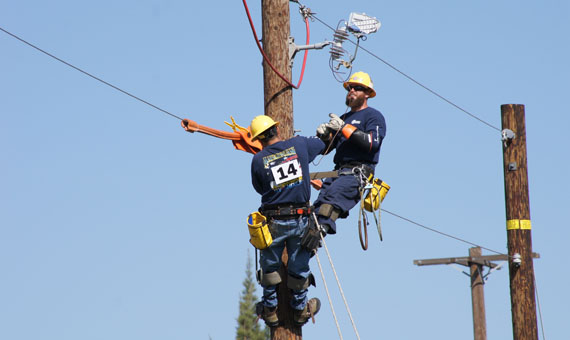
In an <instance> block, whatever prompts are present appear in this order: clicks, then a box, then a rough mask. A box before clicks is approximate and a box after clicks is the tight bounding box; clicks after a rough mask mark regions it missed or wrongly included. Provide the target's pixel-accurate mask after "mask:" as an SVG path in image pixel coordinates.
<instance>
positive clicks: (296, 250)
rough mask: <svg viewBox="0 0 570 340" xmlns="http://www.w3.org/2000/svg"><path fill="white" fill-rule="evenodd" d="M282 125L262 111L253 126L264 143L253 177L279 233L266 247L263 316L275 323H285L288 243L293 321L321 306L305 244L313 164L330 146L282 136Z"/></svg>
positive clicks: (262, 262)
mask: <svg viewBox="0 0 570 340" xmlns="http://www.w3.org/2000/svg"><path fill="white" fill-rule="evenodd" d="M277 125H278V122H275V121H273V119H271V118H270V117H268V116H264V115H261V116H257V117H255V118H254V119H253V120H252V122H251V126H250V131H251V133H252V139H253V140H255V139H257V140H259V141H260V142H261V144H262V145H263V149H262V150H261V151H260V152H258V153H257V154H255V155H254V156H253V160H252V162H251V180H252V184H253V187H254V188H255V191H257V192H258V193H259V194H260V195H261V207H260V208H259V211H260V212H261V213H262V214H263V215H264V216H266V217H267V219H268V221H269V230H270V231H271V235H272V237H273V243H271V245H270V246H269V247H268V248H265V249H263V250H261V251H260V254H261V256H260V265H261V269H262V276H261V285H262V287H263V297H262V300H261V302H260V303H259V304H258V315H260V317H261V318H263V319H264V321H265V323H266V324H267V325H268V326H270V327H274V326H277V325H278V324H279V320H278V317H277V285H278V284H279V283H280V282H281V281H282V278H281V276H280V274H279V268H280V266H281V255H282V253H283V249H284V248H285V247H287V254H288V257H289V262H288V265H287V269H288V277H287V286H288V288H289V289H290V291H291V301H290V305H291V307H292V308H293V310H294V313H293V321H294V322H295V323H296V324H298V325H302V324H304V323H305V322H307V320H308V319H309V318H310V317H311V316H313V315H314V314H316V313H317V312H318V311H319V309H320V304H321V303H320V301H319V299H317V298H312V299H310V300H308V299H307V292H308V287H309V283H310V278H311V277H312V275H311V271H310V268H309V260H310V258H311V252H310V251H309V250H308V249H306V248H304V247H301V244H300V243H301V236H302V235H303V233H304V231H305V229H306V228H307V225H308V223H309V214H310V209H311V208H310V198H311V189H310V182H309V181H310V180H309V163H310V162H311V161H313V159H315V157H316V156H317V155H319V154H321V153H322V152H323V151H324V149H325V144H324V143H323V142H322V141H321V140H320V139H319V138H317V137H302V136H295V137H293V138H291V139H288V140H282V139H281V138H280V137H279V136H278V130H277ZM307 300H308V301H307ZM259 307H262V308H259ZM260 309H261V311H260Z"/></svg>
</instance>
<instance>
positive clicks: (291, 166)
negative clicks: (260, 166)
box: [271, 159, 303, 185]
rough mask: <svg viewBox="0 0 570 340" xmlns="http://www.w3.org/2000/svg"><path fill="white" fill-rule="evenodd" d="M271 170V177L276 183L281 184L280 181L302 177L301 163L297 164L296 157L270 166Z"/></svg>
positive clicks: (289, 180)
mask: <svg viewBox="0 0 570 340" xmlns="http://www.w3.org/2000/svg"><path fill="white" fill-rule="evenodd" d="M271 172H272V173H273V179H274V180H275V184H276V185H281V184H282V183H285V182H291V181H293V180H295V179H298V178H302V177H303V171H302V170H301V164H299V160H297V159H293V160H290V161H288V162H284V163H281V164H277V165H275V166H273V167H271Z"/></svg>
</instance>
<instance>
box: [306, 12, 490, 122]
mask: <svg viewBox="0 0 570 340" xmlns="http://www.w3.org/2000/svg"><path fill="white" fill-rule="evenodd" d="M311 17H312V18H314V19H316V20H317V21H318V22H320V23H321V24H323V25H324V26H326V27H328V28H329V29H330V30H332V31H333V32H334V31H335V29H334V28H333V27H332V26H330V25H329V24H327V23H326V22H324V21H323V20H321V19H319V18H318V17H317V16H316V15H315V14H314V13H313V14H311ZM347 40H348V41H350V42H351V43H352V44H354V45H357V43H356V42H354V41H352V40H351V39H347ZM360 48H361V49H362V50H363V51H364V52H366V53H368V54H370V55H371V56H372V57H374V58H376V59H377V60H379V61H381V62H382V63H384V64H385V65H386V66H388V67H390V68H391V69H393V70H394V71H396V72H398V73H399V74H401V75H402V76H404V77H406V78H407V79H408V80H410V81H412V82H414V83H415V84H416V85H418V86H420V87H422V88H423V89H425V90H426V91H428V92H430V93H431V94H433V95H435V96H436V97H438V98H439V99H441V100H443V101H445V102H446V103H448V104H450V105H451V106H453V107H455V108H456V109H458V110H460V111H462V112H463V113H465V114H467V115H469V116H470V117H471V118H474V119H476V120H478V121H479V122H481V123H483V124H485V125H487V126H488V127H490V128H492V129H495V130H497V131H499V132H501V129H499V128H498V127H496V126H494V125H492V124H490V123H488V122H486V121H484V120H483V119H481V118H479V117H477V116H476V115H474V114H473V113H471V112H469V111H467V110H466V109H464V108H462V107H461V106H459V105H457V104H455V103H454V102H452V101H451V100H449V99H447V98H445V97H444V96H442V95H440V94H439V93H437V92H436V91H434V90H432V89H431V88H429V87H427V86H426V85H424V84H422V83H421V82H419V81H417V80H416V79H414V78H413V77H411V76H409V75H408V74H406V73H404V72H403V71H401V70H400V69H398V68H397V67H395V66H394V65H392V64H390V63H389V62H387V61H386V60H384V59H382V58H380V57H379V56H378V55H376V54H374V53H372V52H371V51H369V50H368V49H366V48H364V47H362V45H360Z"/></svg>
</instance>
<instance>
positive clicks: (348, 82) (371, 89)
mask: <svg viewBox="0 0 570 340" xmlns="http://www.w3.org/2000/svg"><path fill="white" fill-rule="evenodd" d="M350 84H355V85H360V86H364V87H366V88H367V89H368V98H374V97H376V91H374V89H373V88H371V87H369V86H366V85H364V84H362V83H359V82H354V81H345V82H344V83H343V84H342V86H344V89H345V90H348V85H350Z"/></svg>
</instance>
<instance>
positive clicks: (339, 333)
mask: <svg viewBox="0 0 570 340" xmlns="http://www.w3.org/2000/svg"><path fill="white" fill-rule="evenodd" d="M315 255H316V257H317V263H318V265H319V271H320V272H321V277H322V279H323V284H324V285H325V291H326V292H327V298H328V300H329V305H330V306H331V311H332V314H333V318H334V322H335V324H336V330H337V332H338V336H339V338H340V340H342V333H341V331H340V325H339V323H338V319H337V318H336V313H335V311H334V306H333V303H332V299H331V294H330V292H329V287H328V285H327V280H325V273H324V272H323V267H322V266H321V260H320V259H319V254H317V253H315Z"/></svg>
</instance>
